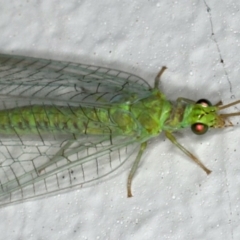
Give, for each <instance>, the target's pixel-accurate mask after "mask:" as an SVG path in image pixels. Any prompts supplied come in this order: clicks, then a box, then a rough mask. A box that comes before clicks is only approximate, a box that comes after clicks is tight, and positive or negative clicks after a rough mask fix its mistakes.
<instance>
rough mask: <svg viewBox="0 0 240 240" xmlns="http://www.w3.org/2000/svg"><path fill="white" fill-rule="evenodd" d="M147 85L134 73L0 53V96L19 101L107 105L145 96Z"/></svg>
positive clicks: (27, 102) (147, 90)
mask: <svg viewBox="0 0 240 240" xmlns="http://www.w3.org/2000/svg"><path fill="white" fill-rule="evenodd" d="M150 89H151V87H150V86H149V85H148V83H147V82H146V81H145V80H143V79H142V78H139V77H137V76H135V75H132V74H129V73H125V72H122V71H117V70H111V69H107V68H102V67H95V66H89V65H83V64H75V63H68V62H59V61H52V60H43V59H36V58H28V57H19V56H9V55H1V54H0V98H1V99H12V98H13V97H14V100H15V101H16V99H21V104H23V105H26V104H35V103H36V102H37V103H38V104H39V102H41V103H44V104H49V103H51V104H58V105H59V104H61V105H63V104H64V103H65V104H71V106H74V105H79V103H80V102H81V104H85V106H86V105H87V106H91V105H94V106H95V107H97V106H102V105H106V106H111V104H114V103H115V102H118V103H119V102H125V101H135V100H136V99H141V98H143V97H146V96H148V95H149V94H151V93H150V91H149V90H150Z"/></svg>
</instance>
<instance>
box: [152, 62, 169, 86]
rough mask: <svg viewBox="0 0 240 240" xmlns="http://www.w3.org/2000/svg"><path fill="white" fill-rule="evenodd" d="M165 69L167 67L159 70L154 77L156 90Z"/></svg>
mask: <svg viewBox="0 0 240 240" xmlns="http://www.w3.org/2000/svg"><path fill="white" fill-rule="evenodd" d="M166 69H167V67H165V66H163V67H162V68H161V70H160V71H159V73H158V75H157V76H156V77H155V83H154V88H157V89H158V85H159V81H160V78H161V76H162V74H163V72H164V71H165V70H166Z"/></svg>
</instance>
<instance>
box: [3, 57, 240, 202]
mask: <svg viewBox="0 0 240 240" xmlns="http://www.w3.org/2000/svg"><path fill="white" fill-rule="evenodd" d="M165 70H166V67H162V69H161V70H160V72H159V73H158V75H157V76H156V79H155V84H154V87H151V86H150V85H149V84H148V83H147V82H146V81H145V80H144V79H142V78H140V77H138V76H135V75H133V74H129V73H126V72H122V71H118V70H113V69H108V68H102V67H96V66H90V65H84V64H76V63H69V62H59V61H52V60H44V59H37V58H29V57H21V56H10V55H3V54H2V55H0V98H1V103H0V135H1V138H0V205H2V206H3V205H8V204H12V203H15V202H20V201H23V200H27V199H31V198H35V197H40V196H45V195H47V194H52V193H55V192H58V191H60V190H65V189H69V188H72V187H75V186H82V185H83V184H86V183H88V182H91V181H94V180H97V179H100V178H102V177H104V176H106V175H109V174H110V173H113V172H114V171H115V170H116V169H118V168H119V167H121V166H122V165H123V164H124V163H125V162H126V161H128V160H129V161H130V159H132V160H133V165H132V168H131V171H130V173H129V175H128V180H127V195H128V197H131V196H132V192H131V183H132V179H133V176H134V174H135V172H136V170H137V168H138V164H139V161H140V160H141V157H142V154H143V153H144V150H145V149H146V147H147V142H148V140H149V139H151V138H153V137H156V136H158V135H159V134H160V133H161V132H164V133H165V135H166V137H167V138H168V139H169V140H170V141H171V142H172V143H173V144H174V145H175V146H177V147H178V148H179V149H180V150H182V151H183V152H184V153H185V154H186V155H187V156H188V157H190V158H191V159H192V160H193V161H194V162H195V163H196V164H197V165H199V166H200V167H201V168H202V169H203V170H204V171H205V172H206V173H207V174H209V173H210V172H211V171H210V170H209V169H208V168H207V167H205V166H204V165H203V163H201V162H200V160H199V159H198V158H197V157H195V156H194V155H193V154H192V153H190V152H189V151H188V150H187V149H185V148H184V147H183V146H182V145H180V143H178V142H177V140H176V138H175V137H174V136H173V134H172V133H173V132H174V131H177V130H180V129H182V128H186V127H191V128H192V130H193V132H194V133H196V134H204V133H205V132H206V131H207V130H208V128H209V127H212V128H222V127H226V126H232V123H231V122H230V121H229V120H228V118H229V117H231V116H237V115H240V113H239V112H237V113H228V114H227V113H225V114H224V113H220V111H221V110H223V109H225V108H228V107H231V106H233V105H235V104H238V103H240V101H236V102H233V103H230V104H228V105H222V103H221V102H219V103H218V104H216V105H212V104H211V103H210V102H209V101H207V100H205V99H200V100H199V101H197V102H195V101H192V100H189V99H186V98H178V99H177V101H176V102H174V103H173V102H170V101H168V100H167V99H166V97H165V95H164V94H163V93H161V91H160V90H159V89H158V85H159V81H160V77H161V75H162V74H163V72H164V71H165Z"/></svg>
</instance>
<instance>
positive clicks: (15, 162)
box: [0, 135, 139, 206]
mask: <svg viewBox="0 0 240 240" xmlns="http://www.w3.org/2000/svg"><path fill="white" fill-rule="evenodd" d="M2 144H4V145H2V146H1V147H0V151H1V160H2V159H4V161H1V168H0V180H1V184H0V206H4V205H9V204H12V203H16V202H19V201H23V200H26V199H31V198H35V197H40V196H45V195H48V194H52V193H54V192H57V191H60V190H65V189H69V188H73V187H76V186H80V187H81V186H82V185H83V184H86V183H88V182H91V181H94V180H97V179H99V178H102V177H104V176H106V175H109V174H110V173H112V172H114V171H115V170H116V169H118V168H119V167H120V166H122V165H123V163H125V162H126V161H127V160H130V159H132V158H135V157H136V153H137V148H138V147H139V144H138V143H137V142H134V141H132V140H131V141H129V139H126V138H124V137H118V138H113V139H111V138H110V137H109V136H104V137H103V136H86V135H85V136H81V140H79V141H72V140H66V141H64V142H61V148H59V141H50V142H47V141H45V142H44V144H43V143H41V142H39V141H37V142H35V141H28V142H27V141H26V142H24V145H17V144H19V142H15V141H12V139H9V140H7V141H4V142H2Z"/></svg>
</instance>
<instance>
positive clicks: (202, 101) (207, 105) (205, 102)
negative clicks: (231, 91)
mask: <svg viewBox="0 0 240 240" xmlns="http://www.w3.org/2000/svg"><path fill="white" fill-rule="evenodd" d="M196 103H197V104H201V105H202V106H203V107H209V106H212V103H211V102H210V101H208V100H207V99H204V98H203V99H199V100H198V101H197V102H196Z"/></svg>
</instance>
